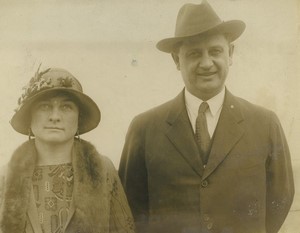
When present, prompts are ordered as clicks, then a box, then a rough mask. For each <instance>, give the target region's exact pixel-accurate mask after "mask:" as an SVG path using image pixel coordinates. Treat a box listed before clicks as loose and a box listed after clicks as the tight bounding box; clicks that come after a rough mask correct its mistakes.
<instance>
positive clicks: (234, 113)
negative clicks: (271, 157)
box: [202, 91, 244, 179]
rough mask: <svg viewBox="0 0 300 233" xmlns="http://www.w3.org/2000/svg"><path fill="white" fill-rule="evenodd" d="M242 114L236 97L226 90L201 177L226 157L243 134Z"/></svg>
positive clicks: (204, 176)
mask: <svg viewBox="0 0 300 233" xmlns="http://www.w3.org/2000/svg"><path fill="white" fill-rule="evenodd" d="M242 122H243V116H242V114H241V111H240V107H239V103H238V102H237V100H236V98H235V97H234V96H233V95H231V94H230V93H229V92H228V91H226V96H225V101H224V104H223V108H222V112H221V115H220V118H219V122H218V125H217V128H216V131H215V135H214V141H213V144H212V147H211V152H210V155H209V160H208V164H207V167H206V169H205V170H204V174H203V177H202V179H205V178H207V177H208V176H209V175H210V174H211V173H212V172H213V171H214V170H215V169H216V168H217V167H218V166H219V164H220V163H221V162H222V161H223V160H224V159H225V158H226V156H227V155H228V153H229V152H230V150H231V149H232V148H233V146H234V145H235V144H236V143H237V142H238V141H239V140H240V138H241V137H242V135H243V134H244V128H243V127H242V124H241V123H242Z"/></svg>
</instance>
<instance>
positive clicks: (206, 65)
mask: <svg viewBox="0 0 300 233" xmlns="http://www.w3.org/2000/svg"><path fill="white" fill-rule="evenodd" d="M213 64H214V63H213V61H212V59H211V57H210V56H209V54H203V55H202V56H201V58H200V59H199V67H200V68H201V69H204V70H208V69H210V68H211V67H212V66H213Z"/></svg>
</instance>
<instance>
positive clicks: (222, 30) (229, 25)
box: [156, 20, 246, 53]
mask: <svg viewBox="0 0 300 233" xmlns="http://www.w3.org/2000/svg"><path fill="white" fill-rule="evenodd" d="M245 27H246V25H245V23H244V22H243V21H241V20H230V21H227V22H222V23H220V24H218V25H216V26H214V27H212V28H209V29H207V30H204V31H201V32H198V33H197V34H192V35H187V36H182V37H172V38H166V39H163V40H160V41H159V42H158V43H157V44H156V48H157V49H159V50H160V51H162V52H166V53H173V52H174V51H175V49H176V47H177V45H178V44H179V43H181V42H182V41H184V40H186V39H189V38H191V37H194V36H201V35H213V34H226V35H227V36H228V38H229V40H230V42H232V41H234V40H236V39H237V38H238V37H239V36H240V35H241V34H242V33H243V32H244V30H245Z"/></svg>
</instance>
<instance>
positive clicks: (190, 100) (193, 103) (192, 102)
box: [184, 87, 225, 116]
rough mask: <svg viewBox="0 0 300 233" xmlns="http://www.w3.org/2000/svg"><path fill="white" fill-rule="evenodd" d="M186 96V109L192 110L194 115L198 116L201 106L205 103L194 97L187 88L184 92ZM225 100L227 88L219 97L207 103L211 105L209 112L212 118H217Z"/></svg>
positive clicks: (216, 96)
mask: <svg viewBox="0 0 300 233" xmlns="http://www.w3.org/2000/svg"><path fill="white" fill-rule="evenodd" d="M184 95H185V104H186V107H187V108H188V109H190V110H191V111H192V112H193V113H195V114H196V115H198V109H199V106H200V104H201V103H202V102H204V101H203V100H201V99H199V98H198V97H196V96H194V95H192V94H191V93H190V92H189V91H188V90H187V89H186V88H185V90H184ZM224 99H225V87H224V88H223V89H222V90H221V91H220V92H219V93H218V94H217V95H215V96H214V97H212V98H211V99H209V100H207V101H206V102H207V103H208V105H209V110H210V113H211V114H212V116H215V115H216V114H217V112H218V111H219V110H220V108H221V107H222V105H223V102H224Z"/></svg>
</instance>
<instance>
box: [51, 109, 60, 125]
mask: <svg viewBox="0 0 300 233" xmlns="http://www.w3.org/2000/svg"><path fill="white" fill-rule="evenodd" d="M60 119H61V115H60V111H59V109H58V108H57V107H53V108H52V109H51V111H50V114H49V120H50V121H52V122H57V121H60Z"/></svg>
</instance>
